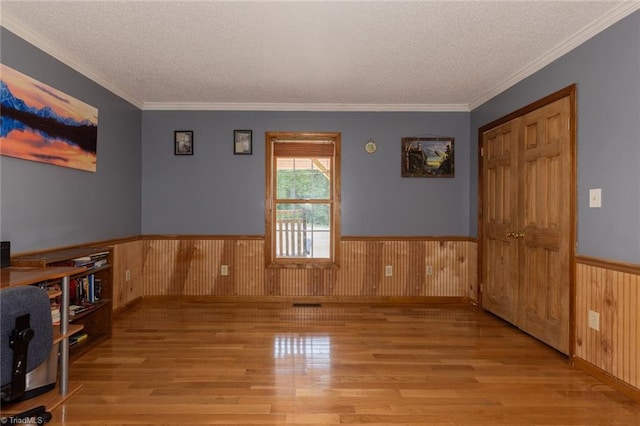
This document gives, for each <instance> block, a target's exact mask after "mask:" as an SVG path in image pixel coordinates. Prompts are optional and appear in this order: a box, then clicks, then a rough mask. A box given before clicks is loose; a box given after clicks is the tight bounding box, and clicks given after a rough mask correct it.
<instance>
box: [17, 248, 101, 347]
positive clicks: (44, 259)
mask: <svg viewBox="0 0 640 426" xmlns="http://www.w3.org/2000/svg"><path fill="white" fill-rule="evenodd" d="M112 252H113V250H112V248H111V247H102V246H100V247H74V248H67V249H60V250H52V251H45V252H38V253H32V254H28V255H24V256H16V257H12V258H11V267H12V268H13V267H30V268H47V269H49V268H51V267H56V268H57V267H60V266H59V265H66V267H72V266H71V265H73V264H74V260H75V259H81V258H87V257H95V256H98V255H104V254H105V253H106V263H105V264H103V265H100V266H93V265H87V266H83V269H82V270H81V271H79V272H74V273H73V274H71V275H70V276H69V278H70V280H71V283H72V287H73V280H81V279H83V278H85V277H88V276H90V275H93V276H94V278H95V279H97V280H99V281H100V283H101V288H102V291H101V297H100V299H99V300H98V301H95V302H94V303H91V304H87V306H89V308H88V309H87V310H86V311H84V312H82V313H80V314H78V315H75V316H69V323H70V325H81V326H82V327H83V328H84V331H85V332H86V333H87V341H85V342H83V343H82V345H74V346H71V347H70V348H69V354H70V357H71V358H72V359H74V358H77V357H79V356H81V355H82V354H83V353H84V352H86V351H87V350H89V349H90V348H92V347H94V346H95V345H97V344H99V343H101V342H103V341H104V340H105V339H107V338H109V337H111V319H112V310H113V303H112V297H113V268H112ZM72 293H73V292H72ZM72 297H73V295H72ZM70 303H71V304H76V303H74V300H71V302H70Z"/></svg>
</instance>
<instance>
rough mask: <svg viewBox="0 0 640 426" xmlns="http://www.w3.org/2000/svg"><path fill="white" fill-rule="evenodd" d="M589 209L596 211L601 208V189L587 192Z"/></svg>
mask: <svg viewBox="0 0 640 426" xmlns="http://www.w3.org/2000/svg"><path fill="white" fill-rule="evenodd" d="M589 207H590V208H596V209H597V208H600V207H602V189H600V188H595V189H590V190H589Z"/></svg>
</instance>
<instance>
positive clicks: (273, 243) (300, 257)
mask: <svg viewBox="0 0 640 426" xmlns="http://www.w3.org/2000/svg"><path fill="white" fill-rule="evenodd" d="M266 148H267V149H266V152H267V167H266V169H267V179H266V181H267V188H266V189H267V190H266V200H265V208H266V218H267V219H266V222H267V230H266V235H265V252H266V257H267V259H266V264H267V265H269V266H280V267H332V266H334V265H337V263H338V243H337V242H338V241H339V237H340V134H339V133H278V132H267V135H266Z"/></svg>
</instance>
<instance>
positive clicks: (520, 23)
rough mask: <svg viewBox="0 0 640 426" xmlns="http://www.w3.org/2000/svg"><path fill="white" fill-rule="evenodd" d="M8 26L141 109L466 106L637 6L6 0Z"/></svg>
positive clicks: (4, 21)
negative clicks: (41, 0)
mask: <svg viewBox="0 0 640 426" xmlns="http://www.w3.org/2000/svg"><path fill="white" fill-rule="evenodd" d="M0 7H1V13H2V25H3V26H4V27H6V28H7V29H9V30H11V31H13V32H14V33H16V34H17V35H19V36H21V37H23V38H25V39H26V40H27V41H30V42H31V43H33V44H35V45H36V46H38V47H40V48H41V49H43V50H44V51H46V52H48V53H50V54H52V55H53V56H55V57H57V58H58V59H60V60H62V61H63V62H65V63H67V64H68V65H71V66H72V67H74V68H75V69H77V70H78V71H80V72H82V73H83V74H85V75H87V76H88V77H90V78H92V79H93V80H95V81H97V82H98V83H100V84H102V85H103V86H105V87H107V88H108V89H110V90H112V91H113V92H115V93H117V94H118V95H120V96H122V97H123V98H125V99H127V100H128V101H130V102H132V103H133V104H135V105H137V106H139V107H141V108H144V109H167V108H182V109H255V110H261V109H283V110H287V109H289V110H403V111H410V110H469V109H470V108H473V107H475V106H477V105H479V104H481V103H482V102H484V101H486V100H487V99H489V98H490V97H491V96H493V95H495V94H497V93H499V92H500V91H502V90H504V89H506V88H507V87H509V86H511V85H512V84H514V83H516V82H517V81H519V80H521V79H522V78H524V77H526V76H527V75H529V74H531V73H533V72H535V71H536V70H538V69H539V68H541V67H542V66H544V65H546V64H547V63H549V62H551V61H552V60H554V59H556V58H557V57H559V56H561V55H562V54H564V53H566V52H567V51H568V50H570V49H571V48H574V47H575V46H577V45H578V44H580V43H582V42H584V41H585V40H586V39H588V38H589V37H592V36H593V35H595V34H596V33H597V32H599V31H601V30H603V29H604V28H606V27H607V26H610V25H611V24H613V23H615V22H616V21H618V20H619V19H621V18H622V17H624V16H626V15H628V14H630V13H631V12H633V11H634V10H638V9H639V8H640V2H638V1H575V0H574V1H563V2H560V1H499V2H494V1H444V2H436V1H374V2H370V1H297V2H295V1H288V2H271V1H260V2H258V1H253V2H233V1H224V2H223V1H79V2H77V1H76V2H69V1H48V2H35V1H6V0H2V2H1V3H0Z"/></svg>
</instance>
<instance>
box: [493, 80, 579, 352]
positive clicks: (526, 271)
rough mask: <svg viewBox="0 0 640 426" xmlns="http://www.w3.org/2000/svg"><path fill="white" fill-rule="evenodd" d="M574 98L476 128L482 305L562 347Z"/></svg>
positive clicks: (566, 319)
mask: <svg viewBox="0 0 640 426" xmlns="http://www.w3.org/2000/svg"><path fill="white" fill-rule="evenodd" d="M572 93H573V92H572ZM572 102H573V96H570V95H567V96H564V97H562V98H560V99H557V100H554V101H551V102H549V103H547V104H544V105H542V106H539V107H537V108H536V109H533V110H531V111H530V112H526V113H523V114H522V115H519V116H515V118H513V119H510V120H509V121H507V122H504V123H502V124H499V125H497V126H495V127H493V128H488V129H486V130H484V128H483V129H481V132H482V146H481V147H482V148H481V149H482V151H481V153H482V296H481V298H482V306H483V308H485V309H487V310H488V311H490V312H492V313H494V314H496V315H498V316H500V317H502V318H503V319H505V320H506V321H509V322H511V323H512V324H514V325H516V326H517V327H519V328H520V329H521V330H523V331H525V332H527V333H529V334H531V335H532V336H534V337H536V338H538V339H540V340H541V341H543V342H545V343H547V344H548V345H550V346H552V347H554V348H556V349H557V350H559V351H560V352H563V353H565V354H569V351H570V312H571V306H570V305H571V303H570V293H571V292H570V288H571V279H572V273H571V264H572V262H573V256H574V249H573V247H574V239H575V236H574V235H575V232H574V231H573V228H574V227H575V225H574V223H575V222H574V219H573V215H574V207H573V203H574V200H575V198H574V195H573V192H574V189H573V188H575V182H574V180H575V172H574V171H575V160H574V156H575V154H574V152H575V149H574V145H575V141H574V137H573V136H572V130H571V129H572V126H573V123H572V121H573V120H574V117H573V113H572V107H571V105H572ZM514 115H515V114H514Z"/></svg>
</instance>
